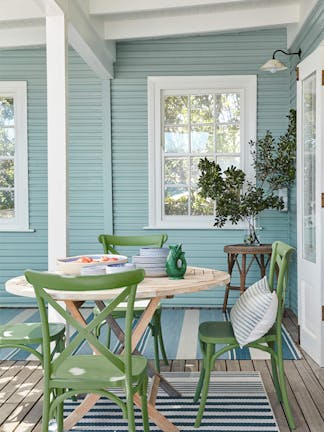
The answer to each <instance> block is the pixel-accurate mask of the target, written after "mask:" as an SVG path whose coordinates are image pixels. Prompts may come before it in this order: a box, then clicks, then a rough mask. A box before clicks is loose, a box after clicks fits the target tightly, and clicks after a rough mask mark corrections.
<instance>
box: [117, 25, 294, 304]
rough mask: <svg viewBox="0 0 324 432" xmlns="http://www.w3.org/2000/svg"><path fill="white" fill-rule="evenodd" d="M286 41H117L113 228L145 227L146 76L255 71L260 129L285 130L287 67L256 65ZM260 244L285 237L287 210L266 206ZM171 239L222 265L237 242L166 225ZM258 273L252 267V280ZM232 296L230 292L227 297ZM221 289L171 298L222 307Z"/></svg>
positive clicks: (273, 33) (245, 36)
mask: <svg viewBox="0 0 324 432" xmlns="http://www.w3.org/2000/svg"><path fill="white" fill-rule="evenodd" d="M285 47H286V32H285V30H284V29H275V30H262V31H250V32H243V33H235V34H234V33H233V34H224V35H209V36H197V37H182V38H172V39H159V40H151V41H147V40H143V41H133V42H122V43H118V45H117V62H116V75H115V76H116V79H114V80H113V82H112V151H113V209H114V231H115V233H116V234H122V233H124V234H135V233H143V232H144V231H143V227H145V226H147V225H148V162H147V152H148V147H147V146H148V143H147V76H150V75H232V74H234V75H240V74H257V75H258V118H257V125H258V135H259V136H261V135H263V134H264V133H265V131H266V130H267V129H270V130H271V131H272V132H273V133H274V134H275V135H276V136H278V135H280V134H282V133H283V132H285V129H286V126H287V119H286V115H287V113H288V110H289V73H288V72H287V73H286V72H284V73H281V74H275V75H273V74H269V73H262V72H260V71H259V67H260V65H262V64H263V63H264V62H265V61H266V60H267V59H268V58H270V57H271V55H272V53H273V50H274V49H277V48H282V49H284V48H285ZM260 223H261V226H262V227H263V228H264V230H263V231H262V232H261V238H262V241H263V242H264V243H271V242H272V241H273V240H275V239H281V240H284V241H288V239H289V224H288V214H287V213H279V212H277V211H267V212H264V214H263V215H262V218H261V221H260ZM166 232H167V234H168V235H169V243H171V244H172V243H178V242H183V249H184V250H185V251H186V257H187V259H188V263H189V264H190V265H199V266H209V267H215V268H218V269H223V270H226V267H227V262H226V256H225V254H224V252H223V247H224V245H226V244H231V243H240V242H241V241H242V239H243V232H242V231H237V230H216V229H213V228H212V227H211V229H210V230H169V231H168V230H166ZM258 277H259V275H258V273H256V272H251V278H250V281H252V280H253V279H254V280H256V279H257V278H258ZM233 298H234V295H233V294H232V295H231V303H232V301H233ZM222 300H223V289H216V290H213V291H209V292H203V293H200V294H199V295H192V296H183V297H181V296H180V297H179V298H177V299H174V300H173V301H172V303H173V304H189V305H210V306H212V305H220V304H221V303H222Z"/></svg>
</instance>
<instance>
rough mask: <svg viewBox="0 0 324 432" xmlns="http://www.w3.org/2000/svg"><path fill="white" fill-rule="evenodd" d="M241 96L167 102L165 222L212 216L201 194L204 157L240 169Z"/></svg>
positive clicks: (188, 97) (210, 204) (194, 96)
mask: <svg viewBox="0 0 324 432" xmlns="http://www.w3.org/2000/svg"><path fill="white" fill-rule="evenodd" d="M240 103H241V100H240V93H239V92H225V91H223V92H221V93H203V94H190V93H188V94H172V95H169V94H167V95H164V98H163V106H162V108H163V152H162V153H163V179H164V214H165V215H166V216H176V215H177V216H180V215H182V216H208V215H213V214H214V203H213V202H212V200H208V199H207V200H206V199H202V197H201V195H200V194H199V193H198V180H199V169H198V163H199V160H200V159H201V157H203V156H204V157H206V158H208V160H212V161H215V162H217V163H219V164H220V165H222V166H223V167H227V166H229V165H231V164H233V165H235V166H237V167H239V166H240V152H241V147H240V121H241V119H240Z"/></svg>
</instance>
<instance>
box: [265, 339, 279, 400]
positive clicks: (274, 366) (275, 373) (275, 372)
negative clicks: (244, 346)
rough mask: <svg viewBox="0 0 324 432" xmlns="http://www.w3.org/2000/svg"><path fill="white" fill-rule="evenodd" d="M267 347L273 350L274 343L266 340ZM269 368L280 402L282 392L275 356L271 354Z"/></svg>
mask: <svg viewBox="0 0 324 432" xmlns="http://www.w3.org/2000/svg"><path fill="white" fill-rule="evenodd" d="M268 345H269V347H270V348H271V349H272V350H273V351H275V344H274V343H273V342H272V343H270V342H268ZM271 368H272V378H273V383H274V386H275V389H276V394H277V398H278V401H279V402H282V394H281V390H280V385H279V380H278V368H277V361H276V358H275V357H274V356H273V355H272V354H271Z"/></svg>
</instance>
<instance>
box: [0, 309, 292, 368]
mask: <svg viewBox="0 0 324 432" xmlns="http://www.w3.org/2000/svg"><path fill="white" fill-rule="evenodd" d="M84 312H85V315H86V316H87V317H88V319H91V316H92V309H91V308H90V309H86V310H84ZM39 320H40V318H39V314H38V311H37V309H32V308H31V309H14V308H8V309H6V308H3V309H0V324H5V323H8V322H11V323H14V322H34V321H36V322H37V321H39ZM213 320H214V321H226V320H229V314H228V313H225V314H224V313H223V312H222V310H221V309H216V308H202V309H180V308H164V309H163V312H162V331H163V339H164V344H165V348H166V353H167V356H168V358H169V359H177V360H192V359H201V358H202V356H201V352H200V348H199V342H198V336H197V335H198V326H199V324H200V323H201V322H203V321H213ZM122 321H123V320H119V322H120V325H121V327H122V326H123V322H122ZM282 330H283V333H282V334H283V351H284V359H285V360H297V359H300V358H301V354H300V352H299V351H298V349H297V347H296V345H295V344H294V342H293V340H292V338H291V337H290V335H289V333H288V332H287V330H286V329H285V327H284V326H283V328H282ZM70 336H71V337H72V338H73V332H72V333H71V335H70ZM101 338H102V340H106V329H105V328H104V327H102V334H101ZM111 346H112V347H114V348H115V349H118V343H117V341H116V339H115V338H114V337H112V345H111ZM138 348H139V350H140V351H141V352H142V353H143V354H144V355H145V356H146V357H147V358H150V359H153V358H154V348H153V340H152V336H151V333H150V331H149V329H148V330H147V331H146V333H145V334H144V336H143V338H142V340H141V341H140V342H139V345H138ZM79 353H83V354H86V353H91V349H90V347H88V346H82V347H81V348H80V349H79ZM221 358H222V359H230V360H235V359H236V360H250V359H253V360H261V359H268V358H270V355H269V354H268V353H266V352H264V351H260V350H256V349H249V348H243V349H240V348H238V349H236V350H232V351H229V352H228V353H225V354H224V355H223V356H222V357H221ZM26 359H28V360H30V359H32V356H30V355H29V354H28V353H26V352H24V351H19V350H16V349H1V350H0V360H26Z"/></svg>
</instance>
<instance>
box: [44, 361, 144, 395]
mask: <svg viewBox="0 0 324 432" xmlns="http://www.w3.org/2000/svg"><path fill="white" fill-rule="evenodd" d="M117 357H119V358H120V359H121V360H123V356H117ZM131 358H132V372H133V376H132V382H133V384H134V383H137V382H138V381H139V380H140V379H141V378H142V375H143V373H144V371H145V369H146V366H147V360H146V358H144V357H142V356H132V357H131ZM74 379H75V383H74V382H73V380H74ZM51 380H52V381H53V382H55V387H60V388H65V386H66V382H68V383H69V386H70V387H73V388H83V389H87V388H88V387H89V388H91V389H93V388H98V389H105V388H108V387H123V386H124V384H125V374H124V373H122V372H121V371H120V370H119V369H118V368H117V367H116V366H114V365H113V364H112V363H110V362H109V361H108V360H107V358H105V357H103V356H101V355H78V356H72V357H69V358H67V359H66V360H64V363H62V364H61V365H59V366H58V367H57V369H56V370H55V372H53V374H52V376H51Z"/></svg>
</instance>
